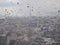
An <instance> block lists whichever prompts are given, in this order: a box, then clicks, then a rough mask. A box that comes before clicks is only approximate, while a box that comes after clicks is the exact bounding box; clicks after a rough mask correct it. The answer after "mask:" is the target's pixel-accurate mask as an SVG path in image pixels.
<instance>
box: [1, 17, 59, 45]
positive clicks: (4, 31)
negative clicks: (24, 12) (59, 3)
mask: <svg viewBox="0 0 60 45" xmlns="http://www.w3.org/2000/svg"><path fill="white" fill-rule="evenodd" d="M0 45H60V16H50V17H49V16H46V17H37V16H28V17H10V16H9V17H5V18H0Z"/></svg>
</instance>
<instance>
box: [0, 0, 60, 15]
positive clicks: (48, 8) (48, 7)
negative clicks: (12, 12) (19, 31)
mask: <svg viewBox="0 0 60 45" xmlns="http://www.w3.org/2000/svg"><path fill="white" fill-rule="evenodd" d="M17 2H19V5H17ZM27 5H29V6H30V7H29V8H26V6H27ZM0 7H3V8H4V7H9V8H10V7H12V8H13V7H16V10H17V14H20V15H29V14H30V13H32V15H56V14H57V11H58V10H60V0H0ZM17 7H19V8H21V9H22V11H20V10H19V9H18V8H17ZM32 7H33V11H31V9H32Z"/></svg>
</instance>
